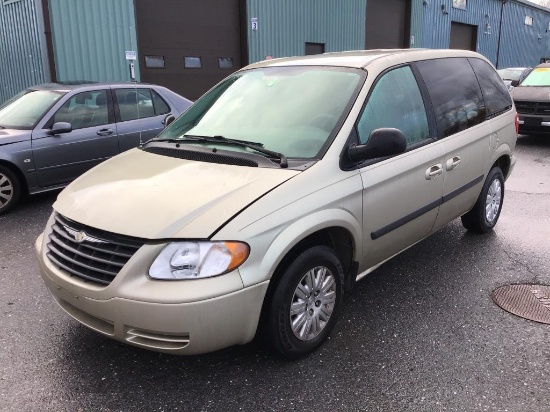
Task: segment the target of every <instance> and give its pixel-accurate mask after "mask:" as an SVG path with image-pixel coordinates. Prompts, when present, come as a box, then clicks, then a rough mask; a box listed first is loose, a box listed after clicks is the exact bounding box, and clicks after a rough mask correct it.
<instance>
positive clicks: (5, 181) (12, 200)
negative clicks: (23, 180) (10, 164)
mask: <svg viewBox="0 0 550 412" xmlns="http://www.w3.org/2000/svg"><path fill="white" fill-rule="evenodd" d="M20 196H21V184H20V183H19V179H17V176H16V175H15V173H13V172H12V171H11V170H10V169H8V168H7V167H4V166H0V215H2V214H4V213H6V212H7V211H8V210H10V209H11V208H12V207H14V206H15V205H16V204H17V202H18V201H19V197H20Z"/></svg>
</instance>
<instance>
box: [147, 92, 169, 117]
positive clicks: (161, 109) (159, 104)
mask: <svg viewBox="0 0 550 412" xmlns="http://www.w3.org/2000/svg"><path fill="white" fill-rule="evenodd" d="M151 92H152V93H153V105H154V106H155V114H156V115H157V116H158V115H160V114H168V113H170V106H168V104H166V102H165V101H164V99H163V98H162V97H160V96H159V94H158V93H157V92H156V91H154V90H151Z"/></svg>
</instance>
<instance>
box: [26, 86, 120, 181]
mask: <svg viewBox="0 0 550 412" xmlns="http://www.w3.org/2000/svg"><path fill="white" fill-rule="evenodd" d="M110 100H111V97H110V92H109V91H108V90H93V91H88V92H82V93H78V94H74V95H72V96H71V97H69V98H68V99H67V101H66V102H65V103H64V104H63V105H62V106H61V107H60V108H59V109H58V110H57V111H56V112H55V114H53V116H51V118H50V119H49V120H48V121H47V122H46V123H45V125H44V126H42V127H40V125H39V126H38V127H37V128H36V129H35V130H34V131H33V134H32V148H33V156H34V162H35V165H36V173H37V177H38V183H39V185H40V187H48V186H55V185H61V184H66V183H69V182H70V181H72V180H74V179H75V178H76V177H78V176H80V175H81V174H82V173H84V172H86V171H87V170H89V169H91V168H92V167H93V166H95V165H97V164H99V163H100V162H102V161H103V160H105V159H108V158H110V157H112V156H114V155H116V154H117V153H118V152H119V149H118V140H117V135H116V125H115V123H114V115H113V112H112V109H111V105H110V104H109V103H110ZM57 122H66V123H70V124H71V126H72V129H73V130H72V131H71V132H69V133H63V134H58V135H53V136H52V135H50V133H49V131H50V128H51V126H52V125H53V124H54V123H57Z"/></svg>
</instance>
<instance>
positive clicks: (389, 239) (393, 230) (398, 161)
mask: <svg viewBox="0 0 550 412" xmlns="http://www.w3.org/2000/svg"><path fill="white" fill-rule="evenodd" d="M425 107H426V106H425V103H424V98H423V96H422V93H421V92H420V89H419V87H418V84H417V82H416V78H415V76H414V74H413V72H412V70H411V68H410V67H409V66H403V67H399V68H396V69H393V70H391V71H389V72H387V73H385V74H384V75H382V76H381V77H380V79H378V81H377V83H376V84H375V85H374V88H373V90H372V92H371V93H370V96H369V98H368V100H367V103H366V105H365V107H364V109H363V112H362V114H361V116H360V118H359V121H358V123H357V132H358V135H359V140H360V143H365V142H366V141H367V140H368V138H369V136H370V133H371V132H372V131H373V130H376V129H379V128H386V127H390V128H397V129H399V130H401V131H402V132H403V134H404V135H405V138H406V139H407V151H406V152H405V153H403V154H400V155H398V156H394V157H392V158H389V159H385V160H384V159H381V160H380V161H376V160H374V161H371V164H367V165H366V166H364V167H363V168H361V178H362V180H363V239H364V242H363V247H364V251H363V256H364V257H365V258H364V261H363V262H362V268H361V269H362V270H365V269H367V268H370V267H372V266H374V265H376V264H378V263H380V262H383V261H384V260H386V259H388V258H390V257H391V256H393V255H395V254H396V253H398V252H400V251H401V250H403V249H405V248H407V247H408V246H410V245H412V244H414V243H415V242H417V241H419V240H421V239H423V238H424V237H426V236H427V235H428V234H429V233H430V231H431V229H432V226H433V225H434V223H435V220H436V217H437V212H438V210H439V204H440V201H441V194H442V191H443V178H442V176H441V175H442V172H443V169H442V167H443V166H442V162H443V159H444V150H443V147H442V146H441V143H440V142H437V141H435V140H434V139H432V138H431V134H432V132H431V131H430V127H429V125H428V117H427V114H426V108H425Z"/></svg>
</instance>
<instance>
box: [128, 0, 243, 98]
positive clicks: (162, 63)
mask: <svg viewBox="0 0 550 412" xmlns="http://www.w3.org/2000/svg"><path fill="white" fill-rule="evenodd" d="M240 3H241V1H240V0H201V1H196V0H155V1H151V0H136V1H135V5H136V20H137V24H136V26H137V36H138V51H139V68H140V72H141V81H142V82H147V83H155V84H160V85H162V86H166V87H168V88H169V89H172V90H173V91H175V92H176V93H179V94H181V95H182V96H184V97H187V98H188V99H192V100H195V99H197V98H198V97H200V96H201V95H202V94H203V93H204V92H206V91H207V90H208V89H209V88H210V87H212V86H214V85H215V84H216V83H217V82H219V81H220V80H221V79H223V78H224V77H226V76H227V75H229V74H230V73H232V72H234V71H235V70H237V69H239V68H241V67H242V62H241V23H240V13H241V10H240V8H239V6H240Z"/></svg>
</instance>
